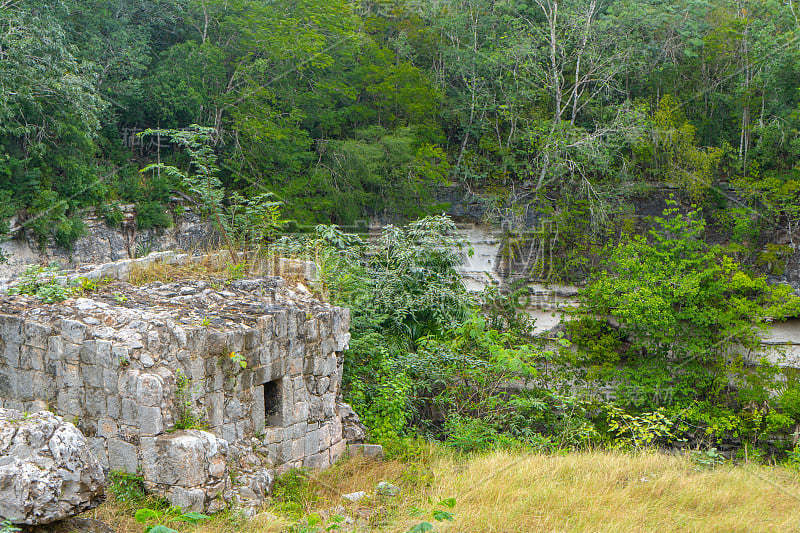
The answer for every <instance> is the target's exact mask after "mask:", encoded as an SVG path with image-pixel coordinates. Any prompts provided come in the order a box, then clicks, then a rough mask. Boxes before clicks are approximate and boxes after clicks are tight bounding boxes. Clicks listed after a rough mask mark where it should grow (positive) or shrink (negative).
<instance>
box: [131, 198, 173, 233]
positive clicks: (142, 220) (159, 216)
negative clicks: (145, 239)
mask: <svg viewBox="0 0 800 533" xmlns="http://www.w3.org/2000/svg"><path fill="white" fill-rule="evenodd" d="M171 225H172V219H171V218H170V216H169V213H167V211H166V210H165V209H164V206H163V205H161V204H160V203H158V202H142V203H140V204H139V205H137V206H136V227H138V228H139V229H140V230H148V229H153V228H168V227H170V226H171Z"/></svg>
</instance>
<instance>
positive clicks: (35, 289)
mask: <svg viewBox="0 0 800 533" xmlns="http://www.w3.org/2000/svg"><path fill="white" fill-rule="evenodd" d="M62 276H63V271H62V270H61V268H60V267H59V266H57V265H54V266H49V267H42V266H38V265H30V266H28V267H27V268H26V269H25V270H24V271H23V273H22V274H21V275H20V280H19V283H18V284H17V285H16V286H14V287H11V288H10V289H9V290H8V293H9V294H27V295H29V296H35V297H37V298H38V299H40V300H41V301H43V302H44V303H56V302H61V301H63V300H66V299H67V298H69V297H70V296H71V295H72V293H73V289H72V288H71V287H67V286H66V285H62V284H61V283H60V282H59V279H58V278H60V277H62ZM64 279H66V278H64Z"/></svg>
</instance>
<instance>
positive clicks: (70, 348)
mask: <svg viewBox="0 0 800 533" xmlns="http://www.w3.org/2000/svg"><path fill="white" fill-rule="evenodd" d="M62 346H63V350H64V351H63V352H62V353H63V360H64V361H66V362H67V363H72V364H76V365H77V364H78V363H80V362H81V345H80V344H76V343H74V342H69V341H64V343H63V345H62Z"/></svg>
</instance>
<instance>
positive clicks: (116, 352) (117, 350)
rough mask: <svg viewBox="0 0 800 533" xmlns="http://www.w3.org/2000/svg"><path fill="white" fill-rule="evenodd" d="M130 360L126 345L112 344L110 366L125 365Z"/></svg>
mask: <svg viewBox="0 0 800 533" xmlns="http://www.w3.org/2000/svg"><path fill="white" fill-rule="evenodd" d="M130 360H131V354H130V350H129V349H128V347H127V346H122V345H114V346H112V347H111V365H110V367H111V368H117V367H119V366H122V365H126V364H128V363H129V362H130Z"/></svg>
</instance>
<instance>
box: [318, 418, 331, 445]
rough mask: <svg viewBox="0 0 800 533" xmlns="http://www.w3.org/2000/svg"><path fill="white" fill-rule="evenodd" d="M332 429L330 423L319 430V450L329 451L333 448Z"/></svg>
mask: <svg viewBox="0 0 800 533" xmlns="http://www.w3.org/2000/svg"><path fill="white" fill-rule="evenodd" d="M331 427H332V424H331V423H330V422H328V423H326V424H322V426H320V428H319V449H320V450H327V449H328V448H330V447H331Z"/></svg>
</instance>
